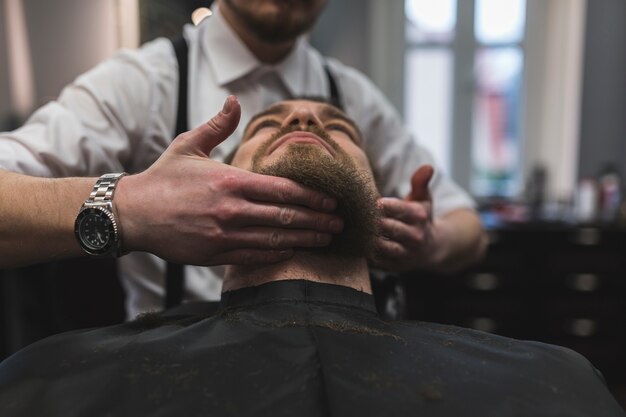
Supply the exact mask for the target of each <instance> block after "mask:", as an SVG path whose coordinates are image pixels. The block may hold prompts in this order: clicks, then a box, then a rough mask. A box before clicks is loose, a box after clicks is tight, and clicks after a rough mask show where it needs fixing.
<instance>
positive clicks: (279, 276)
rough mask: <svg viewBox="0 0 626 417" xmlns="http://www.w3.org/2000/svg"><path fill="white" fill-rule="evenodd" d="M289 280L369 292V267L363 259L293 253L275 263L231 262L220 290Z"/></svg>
mask: <svg viewBox="0 0 626 417" xmlns="http://www.w3.org/2000/svg"><path fill="white" fill-rule="evenodd" d="M290 279H305V280H309V281H315V282H322V283H327V284H336V285H343V286H346V287H350V288H353V289H355V290H357V291H362V292H366V293H369V294H371V293H372V287H371V285H370V280H369V269H368V267H367V261H366V260H365V259H364V258H359V259H350V260H346V259H342V260H338V259H334V258H332V259H331V258H329V257H328V256H324V255H313V254H310V253H296V255H294V257H293V258H291V259H289V260H287V261H284V262H279V263H276V264H267V265H260V264H257V265H252V266H241V265H231V266H229V267H228V268H227V269H226V274H225V277H224V285H223V289H222V291H232V290H236V289H239V288H244V287H253V286H257V285H261V284H264V283H266V282H272V281H283V280H290Z"/></svg>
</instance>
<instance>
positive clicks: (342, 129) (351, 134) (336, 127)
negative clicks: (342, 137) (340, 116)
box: [324, 123, 356, 142]
mask: <svg viewBox="0 0 626 417" xmlns="http://www.w3.org/2000/svg"><path fill="white" fill-rule="evenodd" d="M324 128H325V129H326V130H336V131H338V132H342V133H345V134H346V135H347V136H348V137H349V138H350V139H351V140H352V141H353V142H356V140H355V137H354V132H353V131H352V129H350V128H349V127H348V126H346V125H344V124H341V123H329V124H327V125H326V126H324Z"/></svg>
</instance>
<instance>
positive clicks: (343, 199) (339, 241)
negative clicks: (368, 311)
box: [252, 128, 381, 259]
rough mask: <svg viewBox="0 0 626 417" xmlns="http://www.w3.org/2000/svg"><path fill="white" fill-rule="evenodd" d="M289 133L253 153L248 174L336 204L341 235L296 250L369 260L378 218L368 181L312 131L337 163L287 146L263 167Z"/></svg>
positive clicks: (309, 148)
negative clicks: (307, 189) (328, 198)
mask: <svg viewBox="0 0 626 417" xmlns="http://www.w3.org/2000/svg"><path fill="white" fill-rule="evenodd" d="M289 130H296V129H289V128H287V129H285V130H281V131H279V132H277V133H276V134H275V135H274V136H272V138H270V139H269V140H268V141H267V142H266V143H265V144H264V145H263V146H261V147H260V148H259V149H258V150H257V151H256V153H255V155H254V157H253V160H252V161H253V163H252V172H257V173H259V174H265V175H272V176H277V177H283V178H287V179H290V180H293V181H296V182H298V183H300V184H302V185H305V186H307V187H310V188H312V189H315V190H317V191H320V192H323V193H325V194H327V195H329V196H331V197H334V198H335V199H336V200H337V210H336V214H338V215H339V216H340V217H341V218H342V219H343V222H344V228H343V231H342V232H341V233H339V234H337V235H335V236H334V237H333V239H332V241H331V243H330V244H329V245H328V246H325V247H319V248H302V249H300V250H302V251H307V252H311V253H315V254H323V255H324V256H333V257H337V258H352V259H354V258H360V257H365V258H370V257H371V256H372V255H373V253H374V247H375V241H376V237H377V236H378V231H379V221H380V218H381V213H380V210H379V208H378V203H377V201H378V196H379V195H378V192H377V191H376V189H375V187H374V185H373V181H372V179H371V177H370V176H369V175H368V174H367V173H365V172H363V171H362V170H359V168H357V167H356V165H355V164H354V163H353V162H352V159H351V158H350V157H349V156H348V155H347V154H346V153H345V152H344V151H343V149H341V148H340V147H339V146H338V145H337V144H336V142H334V141H333V140H332V139H331V138H330V137H328V135H327V134H326V132H324V131H323V130H318V129H315V128H312V129H311V131H312V132H313V133H315V134H317V135H318V136H320V137H321V138H322V139H324V140H325V141H327V142H328V143H329V144H330V145H331V146H332V147H333V148H334V150H335V151H336V152H337V159H335V158H333V157H332V156H330V155H329V154H328V153H327V152H325V151H324V150H322V149H321V148H320V147H319V146H317V145H309V144H289V145H287V146H288V148H287V149H286V151H285V154H284V156H283V157H282V158H281V159H280V160H278V161H276V162H274V163H272V164H270V165H267V166H263V164H262V162H263V161H262V159H263V156H264V154H265V150H266V149H267V148H268V147H269V146H270V145H271V144H272V143H273V142H274V141H275V140H277V139H279V138H280V137H282V136H283V135H284V134H285V133H287V132H288V131H289ZM285 131H287V132H285Z"/></svg>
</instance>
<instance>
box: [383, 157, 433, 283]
mask: <svg viewBox="0 0 626 417" xmlns="http://www.w3.org/2000/svg"><path fill="white" fill-rule="evenodd" d="M432 176H433V167H432V166H430V165H424V166H422V167H420V168H419V169H418V170H417V171H415V173H414V174H413V177H412V178H411V192H410V193H409V195H407V196H406V197H405V198H404V200H402V199H399V198H381V199H380V200H379V204H380V205H381V206H382V209H383V220H382V222H381V237H379V238H378V240H377V242H376V255H375V259H373V260H372V266H374V267H376V268H380V269H384V270H387V271H395V272H401V271H408V270H411V269H417V268H428V267H429V266H430V265H432V264H433V263H435V262H436V259H435V258H436V246H437V242H436V239H435V237H434V226H433V218H432V208H433V207H432V206H433V203H432V197H431V194H430V191H429V189H428V182H429V181H430V179H431V178H432Z"/></svg>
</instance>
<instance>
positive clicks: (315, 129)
mask: <svg viewBox="0 0 626 417" xmlns="http://www.w3.org/2000/svg"><path fill="white" fill-rule="evenodd" d="M295 131H298V132H308V133H313V134H314V135H316V136H319V137H320V139H322V140H323V141H324V142H326V143H328V144H329V145H330V146H331V147H332V148H333V149H334V150H335V151H340V148H339V145H338V144H337V142H335V141H334V140H333V139H332V138H331V137H330V135H329V134H328V132H326V131H325V130H324V129H322V128H321V127H319V126H317V125H311V126H306V127H305V128H302V127H301V126H299V125H287V126H283V127H281V128H280V129H279V130H278V131H276V132H275V133H274V134H273V135H272V136H270V138H269V139H268V140H267V142H265V143H264V144H263V148H264V149H267V148H269V147H270V146H272V143H274V142H276V141H277V140H278V139H280V138H282V137H283V136H285V135H287V134H289V133H291V132H295Z"/></svg>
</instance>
